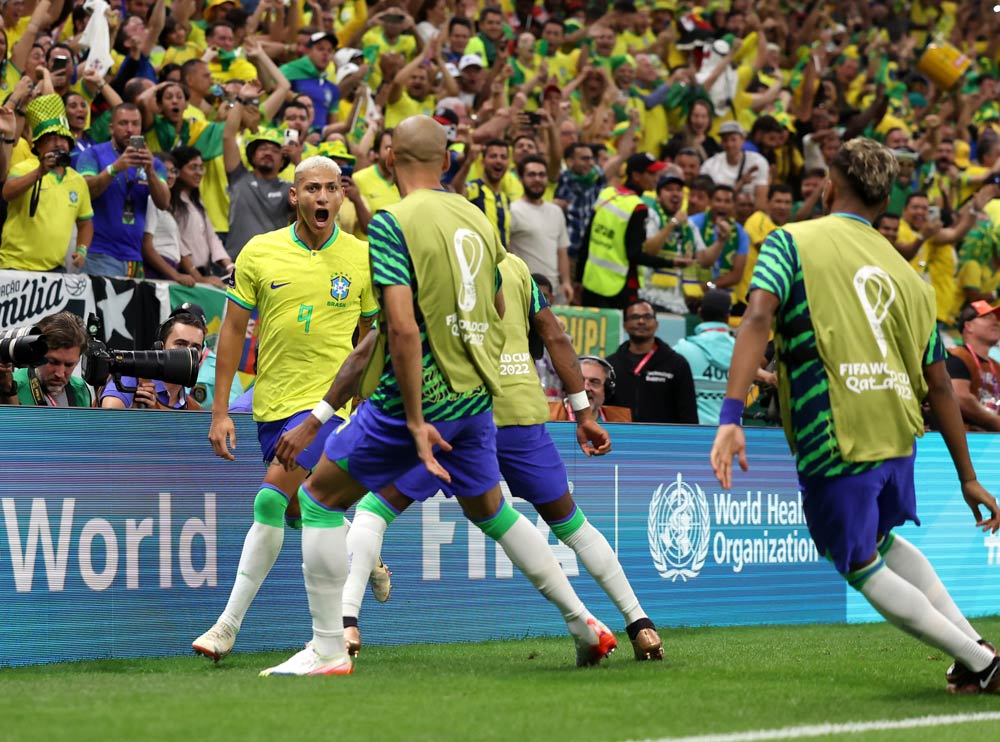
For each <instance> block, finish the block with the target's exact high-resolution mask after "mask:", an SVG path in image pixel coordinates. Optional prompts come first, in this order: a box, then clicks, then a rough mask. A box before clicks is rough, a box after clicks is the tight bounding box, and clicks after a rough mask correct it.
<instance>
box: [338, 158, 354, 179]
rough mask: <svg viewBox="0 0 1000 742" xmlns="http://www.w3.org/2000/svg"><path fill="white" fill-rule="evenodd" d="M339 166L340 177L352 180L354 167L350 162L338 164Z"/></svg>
mask: <svg viewBox="0 0 1000 742" xmlns="http://www.w3.org/2000/svg"><path fill="white" fill-rule="evenodd" d="M337 166H338V167H339V168H340V177H342V178H350V177H351V176H352V175H354V165H353V164H352V163H349V162H338V163H337Z"/></svg>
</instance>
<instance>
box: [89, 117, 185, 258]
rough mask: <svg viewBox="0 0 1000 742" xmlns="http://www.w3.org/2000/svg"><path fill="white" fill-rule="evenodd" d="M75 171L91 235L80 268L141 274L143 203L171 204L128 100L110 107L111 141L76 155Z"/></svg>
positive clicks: (164, 179)
mask: <svg viewBox="0 0 1000 742" xmlns="http://www.w3.org/2000/svg"><path fill="white" fill-rule="evenodd" d="M77 163H78V166H79V170H80V174H81V175H83V177H84V179H85V180H86V181H87V187H88V189H89V190H90V198H91V201H92V202H93V206H94V241H93V244H91V246H90V249H89V251H88V253H87V262H86V263H85V264H84V266H83V271H84V272H85V273H89V274H90V275H94V276H126V277H129V278H141V277H142V276H143V275H144V274H143V264H142V242H143V235H144V234H145V227H146V207H147V204H148V202H149V200H152V201H153V203H154V204H156V207H157V208H158V209H165V208H167V206H168V205H169V204H170V190H169V189H168V188H167V172H166V168H165V167H164V166H163V164H162V163H160V162H157V161H156V160H155V159H154V158H153V155H152V153H150V151H149V150H148V149H146V146H145V141H144V140H143V138H142V117H141V115H140V113H139V109H138V108H137V107H136V106H135V104H133V103H121V104H119V105H118V106H115V108H114V110H113V111H112V112H111V141H110V142H105V143H104V144H98V145H95V146H93V147H91V148H90V149H88V150H87V151H86V152H84V153H83V154H81V155H80V158H79V160H78V161H77Z"/></svg>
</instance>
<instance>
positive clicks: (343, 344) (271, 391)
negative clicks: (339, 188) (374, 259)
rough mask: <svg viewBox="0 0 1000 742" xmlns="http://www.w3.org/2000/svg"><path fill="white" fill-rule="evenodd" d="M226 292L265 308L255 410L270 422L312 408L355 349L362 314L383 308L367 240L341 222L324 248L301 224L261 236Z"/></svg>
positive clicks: (241, 258) (260, 323)
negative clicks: (313, 243) (310, 241)
mask: <svg viewBox="0 0 1000 742" xmlns="http://www.w3.org/2000/svg"><path fill="white" fill-rule="evenodd" d="M227 296H228V297H229V299H230V300H232V301H234V302H235V303H236V304H239V305H240V306H241V307H243V308H245V309H254V308H256V309H257V313H258V315H259V319H258V324H257V336H258V345H257V381H256V384H255V387H254V388H255V391H254V398H253V414H254V419H256V420H260V421H265V422H268V421H274V420H284V419H285V418H288V417H291V416H292V415H294V414H295V413H297V412H301V411H302V410H307V409H312V407H313V406H314V405H315V404H316V403H317V402H318V401H319V400H320V399H322V398H323V395H324V394H326V392H327V389H329V387H330V383H331V382H332V381H333V377H334V375H335V374H336V373H337V369H339V368H340V365H341V364H342V363H343V362H344V359H345V358H347V356H348V354H349V353H350V352H351V350H352V349H353V348H352V345H351V339H352V337H353V335H354V328H355V327H356V326H357V324H358V318H359V317H360V316H362V315H364V316H366V317H369V316H372V315H374V314H375V313H376V312H377V311H378V304H377V303H376V301H375V297H374V296H373V294H372V283H371V271H370V268H369V263H368V245H367V243H364V242H362V241H361V240H358V239H356V238H354V237H352V236H350V235H348V234H344V232H342V231H341V230H340V229H337V228H335V229H334V232H333V234H332V235H331V237H330V239H329V241H328V242H327V243H326V244H325V245H323V247H322V248H321V249H319V250H311V249H309V248H308V247H307V246H306V245H305V244H304V243H303V242H302V241H301V240H299V238H298V236H297V235H296V234H295V224H293V225H291V226H290V227H284V228H282V229H278V230H275V231H274V232H267V233H265V234H261V235H258V236H256V237H254V238H253V239H251V240H250V241H249V242H248V243H247V244H246V246H245V247H244V248H243V249H242V250H241V251H240V254H239V255H238V256H237V257H236V274H235V286H234V287H233V288H231V289H230V290H229V291H228V293H227ZM337 414H338V415H340V416H341V417H345V418H346V417H347V415H348V414H349V410H348V409H347V408H344V409H342V410H338V413H337Z"/></svg>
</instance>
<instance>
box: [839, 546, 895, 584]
mask: <svg viewBox="0 0 1000 742" xmlns="http://www.w3.org/2000/svg"><path fill="white" fill-rule="evenodd" d="M884 566H885V560H884V559H882V555H881V554H879V556H878V558H877V559H876V560H875V561H874V562H872V563H871V564H869V565H867V566H865V567H862V568H861V569H859V570H856V571H854V572H848V573H847V574H846V575H844V579H845V580H847V584H849V585H850V586H851V587H853V588H854V589H855V590H860V589H861V588H862V587H864V586H865V583H866V582H868V580H870V579H871V577H872V575H873V574H875V573H876V572H878V571H879V570H880V569H882V567H884Z"/></svg>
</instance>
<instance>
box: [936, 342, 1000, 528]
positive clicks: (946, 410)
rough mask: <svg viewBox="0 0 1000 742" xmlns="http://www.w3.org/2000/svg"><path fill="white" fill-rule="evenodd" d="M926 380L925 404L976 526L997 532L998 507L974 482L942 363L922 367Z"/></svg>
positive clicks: (959, 418)
mask: <svg viewBox="0 0 1000 742" xmlns="http://www.w3.org/2000/svg"><path fill="white" fill-rule="evenodd" d="M924 378H925V379H926V380H927V387H928V389H927V401H928V402H929V403H930V406H931V410H932V411H933V413H934V415H935V416H936V417H937V419H938V423H939V425H940V430H941V437H942V438H944V443H945V445H946V446H948V453H949V454H951V460H952V461H953V462H954V463H955V471H956V472H957V473H958V481H959V482H961V483H962V497H963V498H964V499H965V502H966V504H967V505H968V506H969V508H970V509H971V510H972V514H973V516H975V518H976V525H977V526H979V527H981V528H982V529H983V530H984V531H990V532H992V533H996V532H997V530H998V529H1000V506H998V505H997V500H996V498H995V497H994V496H993V495H991V494H990V493H989V492H987V491H986V489H985V488H984V487H983V486H982V485H981V484H980V483H979V482H978V480H977V479H976V470H975V468H974V467H973V466H972V458H971V457H970V456H969V446H968V443H967V442H966V440H965V423H964V422H963V421H962V412H961V410H960V409H959V406H958V400H957V399H956V398H955V392H954V390H953V389H952V386H951V376H949V374H948V369H947V368H946V367H945V364H944V361H938V362H936V363H932V364H930V365H927V366H924ZM980 507H984V508H986V509H987V510H988V511H989V517H987V518H984V517H982V514H981V511H980V509H979V508H980Z"/></svg>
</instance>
